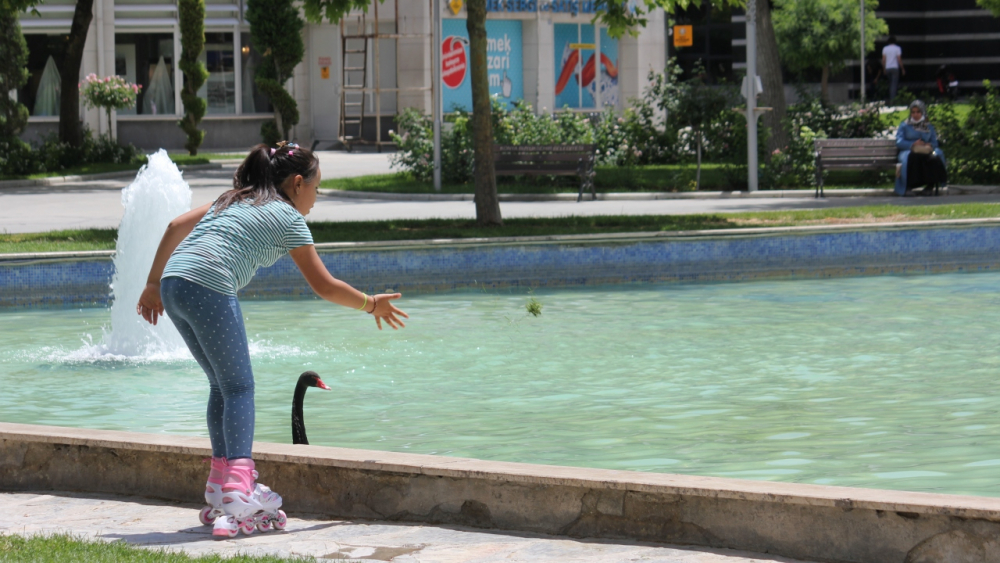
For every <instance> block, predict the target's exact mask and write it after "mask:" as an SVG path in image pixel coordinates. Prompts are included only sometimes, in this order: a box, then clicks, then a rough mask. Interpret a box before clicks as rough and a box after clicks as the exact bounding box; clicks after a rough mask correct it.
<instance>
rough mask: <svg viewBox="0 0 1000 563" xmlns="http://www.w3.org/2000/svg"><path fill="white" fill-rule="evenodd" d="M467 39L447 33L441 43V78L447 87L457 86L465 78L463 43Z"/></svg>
mask: <svg viewBox="0 0 1000 563" xmlns="http://www.w3.org/2000/svg"><path fill="white" fill-rule="evenodd" d="M466 44H467V40H466V39H465V38H464V37H456V36H454V35H449V36H448V37H445V39H444V41H443V42H442V43H441V80H442V81H443V82H444V84H445V86H447V87H449V88H458V86H459V85H460V84H461V83H462V81H463V80H465V71H466V69H467V68H468V66H469V65H468V63H467V59H466V56H465V45H466Z"/></svg>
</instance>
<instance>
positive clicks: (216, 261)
mask: <svg viewBox="0 0 1000 563" xmlns="http://www.w3.org/2000/svg"><path fill="white" fill-rule="evenodd" d="M307 244H313V238H312V233H311V232H309V227H307V226H306V219H305V217H303V216H302V214H301V213H299V212H298V210H296V209H295V208H294V207H292V206H291V205H289V204H288V203H285V202H284V201H271V202H268V203H265V204H264V205H259V206H258V205H252V204H250V203H246V202H239V203H234V204H232V205H230V206H229V207H227V208H226V209H224V210H223V211H222V213H219V214H216V213H215V207H214V206H213V207H212V208H211V209H209V210H208V213H206V214H205V216H204V217H203V218H202V220H201V221H199V222H198V224H197V225H195V227H194V230H192V231H191V234H189V235H188V236H187V238H185V239H184V240H183V242H181V243H180V244H179V245H177V249H176V250H174V253H173V254H171V255H170V260H168V261H167V267H166V268H165V269H164V270H163V276H162V277H164V278H166V277H178V278H184V279H186V280H188V281H191V282H194V283H197V284H199V285H203V286H205V287H207V288H209V289H212V290H215V291H218V292H219V293H224V294H226V295H236V292H237V291H239V290H240V289H241V288H243V287H244V286H245V285H246V284H248V283H250V279H251V278H252V277H253V275H254V273H256V271H257V268H259V267H261V266H265V267H266V266H270V265H271V264H274V263H275V262H276V261H277V260H278V258H281V257H282V256H284V255H285V253H287V252H288V251H289V250H291V249H293V248H298V247H300V246H305V245H307Z"/></svg>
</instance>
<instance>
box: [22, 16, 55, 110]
mask: <svg viewBox="0 0 1000 563" xmlns="http://www.w3.org/2000/svg"><path fill="white" fill-rule="evenodd" d="M24 39H25V42H26V43H27V44H28V73H29V74H28V82H27V83H26V84H25V85H24V86H23V87H22V88H21V89H20V90H18V92H17V100H18V101H19V102H21V103H22V104H24V105H25V106H27V108H28V113H29V114H30V115H32V116H38V117H48V116H57V115H59V91H60V87H61V85H60V73H59V67H60V66H62V56H63V36H62V35H39V34H28V35H25V36H24Z"/></svg>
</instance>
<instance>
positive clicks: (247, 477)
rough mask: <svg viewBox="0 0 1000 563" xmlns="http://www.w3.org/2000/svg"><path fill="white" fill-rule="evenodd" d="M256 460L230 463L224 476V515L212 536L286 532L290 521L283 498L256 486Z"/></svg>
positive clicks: (263, 487) (218, 520)
mask: <svg viewBox="0 0 1000 563" xmlns="http://www.w3.org/2000/svg"><path fill="white" fill-rule="evenodd" d="M256 479H257V472H256V471H254V463H253V460H252V459H235V460H232V461H230V462H229V464H228V465H227V466H226V470H225V473H224V474H223V485H222V511H223V512H224V514H223V515H222V516H221V517H219V518H218V519H216V520H215V527H214V529H213V530H212V535H214V536H222V537H229V538H232V537H236V534H238V533H240V531H242V532H243V533H244V534H247V535H250V534H252V533H253V531H254V528H256V529H258V530H260V531H261V532H267V531H269V530H271V529H272V528H273V529H275V530H284V529H285V522H286V517H285V513H284V511H282V510H278V509H279V508H281V495H279V494H278V493H275V492H273V491H271V489H269V488H267V487H266V486H264V485H261V484H259V483H256V482H255V480H256Z"/></svg>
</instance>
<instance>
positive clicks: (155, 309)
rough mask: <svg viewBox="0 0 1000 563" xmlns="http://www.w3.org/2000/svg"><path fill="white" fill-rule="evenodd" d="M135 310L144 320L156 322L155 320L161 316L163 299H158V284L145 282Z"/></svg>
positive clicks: (151, 322)
mask: <svg viewBox="0 0 1000 563" xmlns="http://www.w3.org/2000/svg"><path fill="white" fill-rule="evenodd" d="M135 312H136V313H138V314H140V315H142V318H144V319H146V322H148V323H150V324H154V325H155V324H156V320H157V319H158V318H159V317H161V316H163V301H161V300H160V284H158V283H147V284H146V288H145V289H143V290H142V295H140V296H139V304H138V305H136V306H135Z"/></svg>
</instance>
